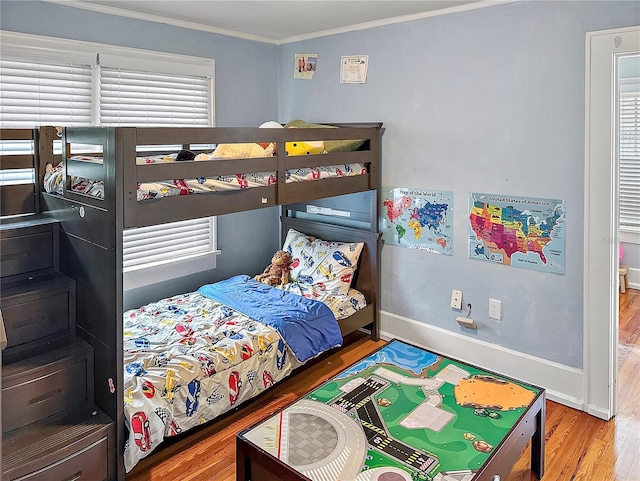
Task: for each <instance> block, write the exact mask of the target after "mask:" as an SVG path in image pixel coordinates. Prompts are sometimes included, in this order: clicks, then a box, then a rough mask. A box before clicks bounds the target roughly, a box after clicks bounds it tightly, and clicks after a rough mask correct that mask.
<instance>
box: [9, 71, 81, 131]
mask: <svg viewBox="0 0 640 481" xmlns="http://www.w3.org/2000/svg"><path fill="white" fill-rule="evenodd" d="M91 98H92V88H91V66H90V65H75V64H54V63H44V62H20V61H13V60H0V127H11V128H33V127H35V126H38V125H91Z"/></svg>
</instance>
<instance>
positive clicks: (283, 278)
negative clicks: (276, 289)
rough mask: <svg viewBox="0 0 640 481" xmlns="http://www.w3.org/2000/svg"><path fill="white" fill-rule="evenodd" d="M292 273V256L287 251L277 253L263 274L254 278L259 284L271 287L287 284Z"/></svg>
mask: <svg viewBox="0 0 640 481" xmlns="http://www.w3.org/2000/svg"><path fill="white" fill-rule="evenodd" d="M290 272H291V254H289V253H288V252H287V251H277V252H276V253H275V254H273V257H272V258H271V264H269V265H268V266H267V268H266V269H265V270H264V272H263V273H262V274H259V275H257V276H255V277H254V279H255V280H256V281H258V282H262V283H263V284H267V285H269V286H277V285H278V284H287V283H288V282H289V274H290Z"/></svg>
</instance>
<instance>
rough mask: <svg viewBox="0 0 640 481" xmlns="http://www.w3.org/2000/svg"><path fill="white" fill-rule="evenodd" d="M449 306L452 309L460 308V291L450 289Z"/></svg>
mask: <svg viewBox="0 0 640 481" xmlns="http://www.w3.org/2000/svg"><path fill="white" fill-rule="evenodd" d="M451 307H453V308H454V309H462V291H457V290H455V289H454V290H453V291H451Z"/></svg>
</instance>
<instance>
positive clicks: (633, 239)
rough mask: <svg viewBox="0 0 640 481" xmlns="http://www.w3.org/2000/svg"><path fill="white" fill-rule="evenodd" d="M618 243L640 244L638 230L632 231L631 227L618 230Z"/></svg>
mask: <svg viewBox="0 0 640 481" xmlns="http://www.w3.org/2000/svg"><path fill="white" fill-rule="evenodd" d="M618 241H620V242H624V243H625V244H640V229H634V228H633V227H625V228H620V232H619V233H618Z"/></svg>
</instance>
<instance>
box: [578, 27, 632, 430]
mask: <svg viewBox="0 0 640 481" xmlns="http://www.w3.org/2000/svg"><path fill="white" fill-rule="evenodd" d="M638 51H640V27H627V28H619V29H612V30H602V31H597V32H587V34H586V77H585V84H586V91H585V97H586V99H585V189H584V285H583V308H584V346H583V349H584V351H583V370H584V387H583V389H584V395H585V410H586V411H587V412H588V413H589V414H592V415H594V416H597V417H599V418H602V419H610V418H612V417H613V416H614V415H615V414H616V411H617V399H616V391H617V371H618V309H619V306H618V288H619V287H618V282H619V275H618V263H619V261H618V213H619V207H618V159H617V155H616V152H617V135H616V134H617V125H616V122H615V118H616V114H617V106H616V105H615V103H614V99H615V98H617V96H616V95H615V93H616V84H615V83H614V82H613V79H614V78H617V65H616V61H615V59H616V58H617V57H619V56H621V55H624V54H625V53H632V52H638Z"/></svg>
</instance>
